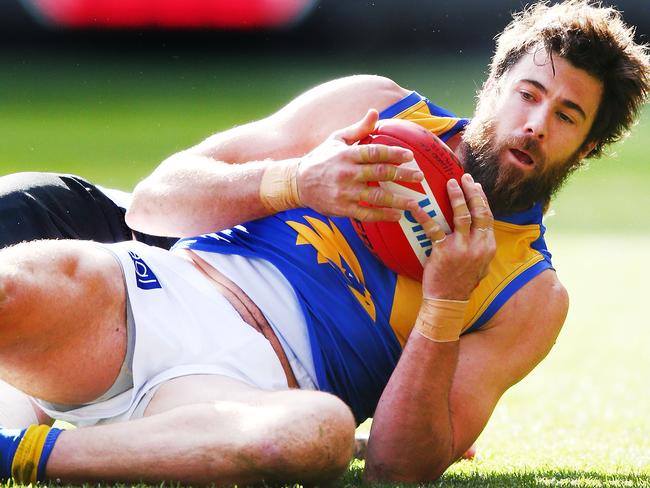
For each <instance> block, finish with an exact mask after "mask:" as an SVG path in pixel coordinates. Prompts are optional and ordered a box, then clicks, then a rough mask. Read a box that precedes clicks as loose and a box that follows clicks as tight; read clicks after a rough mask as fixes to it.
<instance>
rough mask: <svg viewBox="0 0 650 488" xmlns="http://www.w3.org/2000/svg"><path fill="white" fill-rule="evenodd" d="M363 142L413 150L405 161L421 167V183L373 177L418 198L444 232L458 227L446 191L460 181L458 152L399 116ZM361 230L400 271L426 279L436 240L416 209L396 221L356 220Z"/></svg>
mask: <svg viewBox="0 0 650 488" xmlns="http://www.w3.org/2000/svg"><path fill="white" fill-rule="evenodd" d="M359 144H385V145H387V146H401V147H405V148H407V149H410V150H411V151H413V155H414V157H415V161H412V162H409V163H404V165H406V166H416V165H417V166H418V167H419V169H420V170H421V171H422V172H423V173H424V180H422V182H420V183H405V182H398V181H389V182H383V181H382V182H379V183H377V182H370V183H368V184H369V185H372V186H377V185H381V187H382V188H385V189H387V190H390V191H391V192H393V193H396V194H399V195H404V196H406V197H407V198H409V199H412V200H416V201H417V202H418V203H419V205H420V207H422V208H423V209H424V210H425V211H426V212H427V213H428V214H429V215H430V216H431V217H432V218H433V219H434V220H436V221H437V222H438V223H439V224H440V226H441V227H442V228H443V229H444V231H445V232H446V233H447V234H449V233H450V232H451V231H452V230H453V211H452V208H451V204H450V203H449V197H448V195H447V181H448V180H449V179H451V178H456V179H457V180H459V181H460V177H461V176H462V175H463V168H462V166H461V165H460V162H459V161H458V158H457V157H456V155H455V154H454V153H453V152H452V151H451V149H449V148H448V147H447V145H446V144H445V143H444V142H442V141H441V140H440V139H439V138H438V137H437V136H435V135H434V134H432V133H431V132H429V131H428V130H427V129H425V128H423V127H421V126H419V125H418V124H416V123H415V122H409V121H406V120H400V119H387V120H382V121H380V122H379V123H378V124H377V127H376V128H375V130H374V131H373V133H372V134H370V135H369V136H368V137H366V138H365V139H363V140H361V141H359ZM352 223H353V225H354V228H355V229H356V231H357V234H359V236H360V237H361V239H362V240H363V241H364V243H365V244H366V246H367V247H368V248H369V249H370V250H371V251H372V252H373V253H374V254H375V255H376V256H377V257H378V258H379V259H380V260H381V261H382V262H383V263H384V264H385V265H386V266H388V267H389V268H390V269H392V270H393V271H395V272H396V273H399V274H403V275H406V276H409V277H411V278H414V279H417V280H421V279H422V270H423V265H424V262H425V260H426V258H427V257H428V256H429V254H430V253H431V249H432V243H431V241H430V240H429V239H428V238H427V236H426V235H425V233H424V231H423V230H422V226H420V225H419V224H418V223H417V221H416V220H415V218H414V217H413V215H412V214H411V212H408V211H407V212H404V213H403V215H402V218H401V219H400V220H399V221H397V222H361V221H358V220H355V219H352Z"/></svg>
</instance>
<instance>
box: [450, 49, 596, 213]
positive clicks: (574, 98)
mask: <svg viewBox="0 0 650 488" xmlns="http://www.w3.org/2000/svg"><path fill="white" fill-rule="evenodd" d="M601 95H602V83H601V82H600V81H598V80H597V79H595V78H593V77H592V76H591V75H589V74H588V73H587V72H586V71H583V70H581V69H578V68H575V67H574V66H573V65H571V64H570V63H569V62H568V61H566V60H565V59H563V58H561V57H560V56H558V55H556V54H553V57H552V62H551V57H550V56H549V55H548V53H547V52H546V51H545V50H543V49H541V50H538V51H536V52H535V53H533V54H527V55H524V56H523V57H522V58H521V59H520V60H519V61H518V62H517V64H515V65H514V66H513V67H512V68H511V69H510V70H509V71H508V72H507V73H505V74H504V75H503V76H502V78H501V79H500V80H499V81H498V83H496V84H495V85H493V86H492V87H490V88H489V89H488V90H486V91H484V92H483V93H482V94H481V100H480V101H479V106H478V109H477V113H476V115H475V118H474V119H473V120H472V122H471V123H470V124H469V126H468V127H467V129H466V130H465V134H464V136H463V144H462V146H461V153H462V154H461V155H462V157H463V160H464V161H463V162H464V165H465V170H466V171H468V172H469V173H471V174H472V176H474V178H475V179H476V180H477V181H479V182H480V183H481V184H482V185H483V188H484V189H485V191H486V194H487V195H488V198H489V200H490V206H491V207H492V211H493V212H494V213H495V214H499V215H503V214H508V213H512V212H515V211H520V210H525V209H527V208H529V207H530V206H531V205H532V204H533V203H535V202H537V201H544V200H546V199H548V198H549V197H550V196H552V195H553V194H554V193H555V192H556V191H557V190H558V189H559V188H560V186H561V185H562V183H563V182H564V181H565V180H566V177H567V176H568V175H569V174H570V173H571V172H572V170H574V169H575V168H576V167H578V165H579V162H580V160H581V159H582V158H583V157H584V156H586V155H587V154H588V153H589V151H590V150H591V147H589V146H588V147H584V142H585V139H586V137H587V134H588V133H589V130H590V128H591V126H592V124H593V121H594V118H595V117H596V113H597V111H598V106H599V103H600V98H601Z"/></svg>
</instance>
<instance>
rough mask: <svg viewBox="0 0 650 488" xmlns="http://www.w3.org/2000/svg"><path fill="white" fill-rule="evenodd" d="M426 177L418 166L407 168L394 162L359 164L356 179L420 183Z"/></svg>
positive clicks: (359, 180) (361, 181) (365, 181)
mask: <svg viewBox="0 0 650 488" xmlns="http://www.w3.org/2000/svg"><path fill="white" fill-rule="evenodd" d="M423 178H424V173H422V171H420V170H419V169H417V168H407V167H404V166H396V165H394V164H364V165H360V166H359V172H358V173H357V177H356V178H355V180H356V181H358V182H360V183H367V182H369V181H404V182H409V183H418V182H420V181H422V179H423Z"/></svg>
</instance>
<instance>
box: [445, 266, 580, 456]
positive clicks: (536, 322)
mask: <svg viewBox="0 0 650 488" xmlns="http://www.w3.org/2000/svg"><path fill="white" fill-rule="evenodd" d="M542 300H543V302H542ZM540 303H545V304H550V305H548V306H544V307H540V306H539V305H540ZM567 310H568V296H567V293H566V290H565V289H564V287H563V286H562V285H561V284H560V283H559V281H558V280H557V278H556V276H555V273H554V272H553V271H550V270H549V271H546V272H544V273H542V274H541V275H540V276H538V277H537V278H535V279H534V280H533V281H532V282H530V283H529V284H527V285H526V286H525V287H523V288H522V289H521V290H519V291H518V292H517V293H516V294H515V295H514V296H513V297H512V298H511V299H510V300H509V301H508V302H506V304H504V306H503V307H502V309H501V310H500V311H499V313H498V314H497V315H495V317H494V318H493V319H492V320H491V321H490V323H489V324H488V327H487V328H486V330H479V331H477V332H474V333H471V334H467V335H466V336H463V337H462V338H461V344H460V351H459V358H458V365H457V368H456V373H455V375H454V380H453V384H452V390H451V396H450V407H451V411H452V423H453V428H454V439H455V442H454V446H455V451H456V454H457V455H458V456H460V455H461V454H462V453H463V452H464V451H465V450H466V449H467V448H468V447H469V446H470V445H471V444H472V443H473V442H474V441H475V440H476V438H477V437H478V435H479V434H480V433H481V431H482V430H483V428H484V427H485V425H486V424H487V421H488V419H489V418H490V416H491V415H492V412H493V410H494V408H495V406H496V404H497V402H498V401H499V399H500V398H501V396H502V395H503V393H505V391H506V390H507V389H508V388H510V387H511V386H512V385H514V384H515V383H517V382H519V381H520V380H521V379H522V378H524V377H525V376H526V375H527V374H528V373H530V371H532V370H533V369H534V368H535V366H537V365H538V364H539V363H540V361H542V359H544V357H545V356H546V355H547V354H548V352H549V351H550V349H551V348H552V347H553V344H555V340H556V338H557V335H558V334H559V332H560V329H561V328H562V324H563V323H564V319H565V317H566V313H567Z"/></svg>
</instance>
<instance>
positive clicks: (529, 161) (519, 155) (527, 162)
mask: <svg viewBox="0 0 650 488" xmlns="http://www.w3.org/2000/svg"><path fill="white" fill-rule="evenodd" d="M510 154H512V155H513V156H514V157H515V159H516V160H517V161H518V162H519V163H520V164H522V165H523V166H531V167H532V166H534V165H535V161H534V160H533V158H531V157H530V155H529V154H528V153H525V152H524V151H520V150H519V149H512V148H511V149H510Z"/></svg>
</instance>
